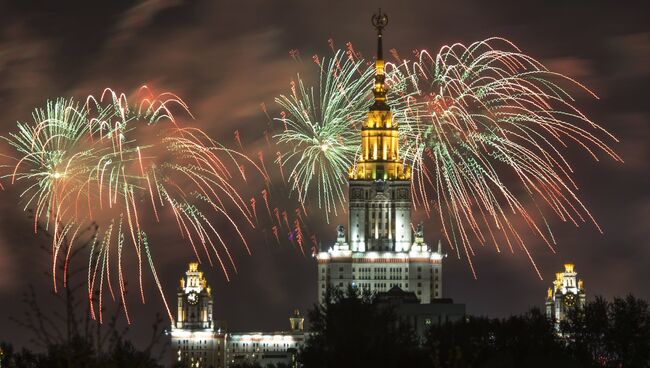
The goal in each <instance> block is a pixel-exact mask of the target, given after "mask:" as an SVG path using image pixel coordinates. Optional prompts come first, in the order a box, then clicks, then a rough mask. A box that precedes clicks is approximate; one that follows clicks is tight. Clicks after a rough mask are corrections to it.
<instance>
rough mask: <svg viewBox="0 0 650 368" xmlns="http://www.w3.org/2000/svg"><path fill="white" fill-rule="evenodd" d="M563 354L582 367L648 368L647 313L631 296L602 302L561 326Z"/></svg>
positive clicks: (649, 313) (649, 337)
mask: <svg viewBox="0 0 650 368" xmlns="http://www.w3.org/2000/svg"><path fill="white" fill-rule="evenodd" d="M561 330H562V334H563V335H564V336H565V339H566V342H567V350H568V351H569V352H570V353H571V354H572V355H573V356H575V357H576V358H577V359H579V360H580V361H581V362H582V364H583V366H586V367H650V309H649V308H648V303H647V302H646V301H644V300H641V299H637V298H635V297H633V296H632V295H628V296H627V297H625V298H615V299H614V301H613V302H607V301H606V300H604V299H603V298H600V297H599V298H596V300H595V301H593V302H590V303H587V304H586V305H585V308H584V309H583V310H575V311H573V312H572V313H570V314H569V316H568V318H567V320H565V321H563V323H562V324H561Z"/></svg>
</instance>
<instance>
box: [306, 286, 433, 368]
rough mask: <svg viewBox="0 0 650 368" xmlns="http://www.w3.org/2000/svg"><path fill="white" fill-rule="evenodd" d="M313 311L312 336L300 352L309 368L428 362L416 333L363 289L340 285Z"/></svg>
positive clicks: (310, 313)
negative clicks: (347, 287)
mask: <svg viewBox="0 0 650 368" xmlns="http://www.w3.org/2000/svg"><path fill="white" fill-rule="evenodd" d="M326 300H327V302H326V303H324V304H323V305H317V306H315V307H314V309H313V310H311V311H309V321H310V326H311V331H312V332H313V335H312V336H311V337H310V338H309V339H308V341H307V344H306V346H305V348H304V349H303V350H302V351H301V353H300V360H301V362H302V364H303V365H304V366H305V367H308V368H309V367H415V366H420V365H422V364H424V363H425V362H426V361H427V359H426V353H425V352H424V351H423V350H422V349H420V348H419V344H418V341H417V338H416V336H415V334H414V333H413V331H412V330H411V329H410V328H408V327H407V326H405V325H404V324H400V323H398V319H397V317H396V315H395V313H394V311H393V310H391V309H390V308H386V307H379V306H377V305H376V304H374V303H373V297H372V296H371V295H369V294H363V295H361V294H360V292H359V291H358V289H356V288H349V289H348V290H347V291H346V292H343V291H341V290H338V289H335V290H333V291H331V292H329V293H328V295H327V298H326Z"/></svg>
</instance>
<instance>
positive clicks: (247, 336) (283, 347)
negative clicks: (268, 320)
mask: <svg viewBox="0 0 650 368" xmlns="http://www.w3.org/2000/svg"><path fill="white" fill-rule="evenodd" d="M289 322H290V325H291V329H290V330H289V331H278V332H233V333H228V334H227V336H226V341H227V344H226V360H227V364H228V365H231V364H241V363H250V364H254V363H257V364H259V365H260V366H261V367H266V366H267V365H269V364H273V365H278V364H279V363H280V364H286V365H287V366H290V367H294V366H297V364H298V363H297V361H296V358H297V354H298V351H299V350H300V349H301V348H302V347H303V346H304V344H305V339H306V335H305V332H304V318H303V317H302V316H301V315H300V313H299V312H298V310H296V311H295V312H294V315H293V316H292V317H291V318H289Z"/></svg>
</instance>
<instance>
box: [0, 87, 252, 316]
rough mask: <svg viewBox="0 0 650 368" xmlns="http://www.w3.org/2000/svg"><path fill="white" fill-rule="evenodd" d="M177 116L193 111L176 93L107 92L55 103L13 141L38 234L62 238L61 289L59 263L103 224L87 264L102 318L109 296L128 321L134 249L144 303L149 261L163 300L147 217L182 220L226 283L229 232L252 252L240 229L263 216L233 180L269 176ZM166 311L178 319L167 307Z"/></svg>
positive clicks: (57, 243) (57, 248) (186, 234)
mask: <svg viewBox="0 0 650 368" xmlns="http://www.w3.org/2000/svg"><path fill="white" fill-rule="evenodd" d="M146 91H148V90H146V89H144V90H141V93H143V92H146ZM172 111H182V112H183V113H185V114H189V111H188V109H187V106H186V105H185V104H184V103H183V102H182V101H181V100H180V99H178V98H177V97H175V96H174V95H171V94H162V95H159V96H152V95H150V94H147V95H146V96H145V97H144V98H141V99H140V100H139V101H138V102H137V103H136V104H130V103H129V101H128V100H127V97H126V96H125V95H124V94H117V93H115V92H113V91H112V90H108V89H107V90H105V91H104V92H103V94H102V95H101V96H100V97H99V98H95V97H93V96H90V97H88V98H87V100H86V102H85V103H83V104H79V103H77V102H75V101H73V100H71V99H58V100H56V101H51V102H48V103H47V105H46V107H45V108H40V109H36V110H35V112H34V114H33V118H34V121H33V122H32V123H18V129H17V131H16V132H14V133H11V134H10V135H9V136H8V137H5V140H6V141H7V142H8V143H9V144H10V146H11V147H12V148H13V150H14V152H15V155H13V156H12V159H14V160H15V164H13V165H12V166H11V173H9V174H7V175H5V178H9V179H10V180H11V182H12V183H16V184H20V185H21V186H22V187H24V188H25V189H24V190H23V192H22V194H21V198H22V200H23V201H24V208H25V209H30V210H32V211H33V212H34V215H35V216H34V229H37V228H38V226H37V225H38V223H39V222H41V223H42V224H43V225H44V227H45V228H47V229H48V231H50V232H51V233H52V235H53V240H52V254H53V262H52V273H53V282H54V288H55V289H56V288H57V275H56V267H55V265H56V262H57V260H58V259H61V258H62V257H64V258H65V263H66V264H67V257H68V255H69V254H70V249H71V248H72V246H73V244H74V243H75V240H76V237H77V235H78V234H79V232H80V229H84V228H86V227H87V226H88V224H89V223H90V222H96V223H97V224H98V225H99V229H98V231H97V233H96V235H95V236H94V238H93V239H92V241H91V244H92V247H91V248H92V249H91V252H90V257H89V260H88V296H89V299H90V300H89V302H90V306H91V314H92V316H93V318H98V319H99V320H100V321H101V320H102V316H101V310H102V303H103V300H102V298H104V294H105V290H106V289H108V291H109V293H110V295H111V297H112V298H113V299H116V295H117V298H120V300H121V304H122V305H123V307H124V312H125V315H126V317H127V320H129V314H128V309H127V308H126V305H127V303H126V299H125V276H124V270H123V264H124V262H125V261H124V256H125V253H126V252H125V251H126V250H127V249H132V250H133V254H135V259H137V265H138V283H139V289H140V298H141V300H142V302H144V300H145V299H144V291H143V263H144V264H148V266H149V269H150V270H151V273H152V277H153V279H154V280H155V282H156V284H157V286H158V290H159V291H160V294H161V296H163V294H162V287H161V285H160V282H159V280H158V275H157V273H156V269H155V267H154V260H153V255H152V253H153V252H152V248H153V244H150V241H149V239H148V237H147V233H146V231H145V227H146V221H144V219H155V220H156V221H158V222H162V221H165V218H167V219H170V218H173V220H171V221H173V222H174V223H175V225H174V226H175V227H177V228H178V231H179V232H180V234H181V235H182V237H183V238H185V239H186V240H187V242H188V243H189V244H190V245H191V248H192V249H193V252H194V254H195V256H196V257H197V259H199V260H201V259H207V261H208V262H209V263H210V264H211V265H212V264H213V263H214V264H218V265H219V266H220V267H221V269H222V270H223V272H224V275H225V276H226V278H228V277H229V273H230V272H232V271H235V272H236V267H235V263H234V262H233V259H232V257H231V255H230V251H229V249H228V247H227V246H226V243H225V241H224V238H223V235H222V231H224V230H223V229H224V228H227V227H229V228H230V230H231V231H232V232H233V233H234V234H237V235H236V236H238V237H239V239H240V240H241V243H242V244H243V245H244V247H246V249H247V250H248V245H247V243H246V239H245V238H244V236H243V235H242V231H241V230H240V226H251V227H254V215H253V212H252V210H251V209H250V208H249V206H247V200H245V199H243V198H242V197H240V195H239V194H238V191H237V190H236V189H235V188H234V187H233V184H232V183H233V180H235V179H238V180H245V178H244V177H243V170H241V169H240V168H241V165H243V164H246V165H248V166H251V167H253V168H254V171H255V172H256V173H258V174H259V175H262V176H263V174H262V170H260V168H259V167H258V166H257V165H256V164H255V163H254V162H253V161H251V160H249V159H248V158H246V157H245V156H243V155H242V154H240V153H237V152H235V151H233V150H230V149H228V148H226V147H224V146H222V145H220V144H218V143H217V142H215V141H214V140H212V139H211V138H209V137H208V136H207V135H206V134H205V133H204V132H202V131H201V130H199V129H196V128H191V127H182V126H180V125H179V124H178V123H177V122H176V119H175V118H174V115H173V114H172ZM249 175H250V174H249ZM217 220H218V221H219V222H220V224H219V225H218V226H217V224H215V222H216V221H217ZM115 278H116V279H117V280H115ZM63 282H64V284H65V275H63ZM115 286H117V287H115ZM162 299H163V301H164V300H165V299H164V296H163V298H162ZM165 307H167V303H166V301H165ZM167 312H168V314H169V318H170V319H172V316H171V312H170V311H169V308H168V307H167Z"/></svg>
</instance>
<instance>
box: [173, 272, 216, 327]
mask: <svg viewBox="0 0 650 368" xmlns="http://www.w3.org/2000/svg"><path fill="white" fill-rule="evenodd" d="M177 295H178V317H177V320H176V327H177V328H187V329H206V328H210V329H211V328H213V327H214V326H213V321H212V290H211V289H210V287H209V286H208V285H207V282H206V281H205V278H204V277H203V272H201V271H199V264H198V263H195V262H193V263H190V264H189V267H188V269H187V271H186V272H185V276H184V277H182V278H181V280H180V285H179V287H178V294H177Z"/></svg>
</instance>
